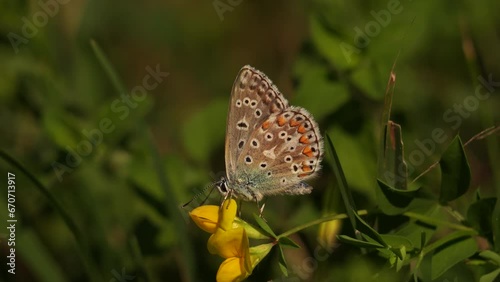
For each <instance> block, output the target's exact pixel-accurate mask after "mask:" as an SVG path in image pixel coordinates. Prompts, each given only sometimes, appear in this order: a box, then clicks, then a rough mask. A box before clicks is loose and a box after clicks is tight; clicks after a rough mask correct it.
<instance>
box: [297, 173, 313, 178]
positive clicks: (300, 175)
mask: <svg viewBox="0 0 500 282" xmlns="http://www.w3.org/2000/svg"><path fill="white" fill-rule="evenodd" d="M308 175H311V172H307V173H301V174H299V175H298V176H299V177H306V176H308Z"/></svg>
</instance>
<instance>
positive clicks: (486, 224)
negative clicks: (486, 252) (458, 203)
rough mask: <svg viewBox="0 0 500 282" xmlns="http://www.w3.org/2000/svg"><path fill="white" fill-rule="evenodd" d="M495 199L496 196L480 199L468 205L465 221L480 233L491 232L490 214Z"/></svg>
mask: <svg viewBox="0 0 500 282" xmlns="http://www.w3.org/2000/svg"><path fill="white" fill-rule="evenodd" d="M496 201H497V198H485V199H481V200H479V201H477V202H475V203H473V204H472V205H470V207H469V209H468V210H467V221H468V222H469V224H470V225H471V227H472V228H474V229H476V230H477V231H479V233H480V234H481V235H486V236H488V235H491V233H492V228H493V227H492V223H493V220H492V215H493V210H494V209H495V204H496Z"/></svg>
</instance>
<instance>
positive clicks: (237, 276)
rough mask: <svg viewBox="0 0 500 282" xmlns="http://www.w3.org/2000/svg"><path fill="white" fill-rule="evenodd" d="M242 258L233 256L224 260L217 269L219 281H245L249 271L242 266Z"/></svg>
mask: <svg viewBox="0 0 500 282" xmlns="http://www.w3.org/2000/svg"><path fill="white" fill-rule="evenodd" d="M240 260H241V259H240V258H237V257H232V258H228V259H226V260H225V261H223V262H222V264H221V265H220V267H219V270H218V271H217V282H233V281H243V280H244V279H245V278H246V277H248V275H250V273H249V272H247V271H246V270H245V268H243V267H241V262H240Z"/></svg>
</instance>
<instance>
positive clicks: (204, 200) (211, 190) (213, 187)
mask: <svg viewBox="0 0 500 282" xmlns="http://www.w3.org/2000/svg"><path fill="white" fill-rule="evenodd" d="M210 186H212V189H210V192H209V193H208V194H207V196H206V197H205V199H203V201H201V204H200V206H201V205H203V204H204V203H205V202H206V201H207V200H208V197H210V195H212V192H213V191H214V189H215V186H216V185H215V183H212V184H211V185H210Z"/></svg>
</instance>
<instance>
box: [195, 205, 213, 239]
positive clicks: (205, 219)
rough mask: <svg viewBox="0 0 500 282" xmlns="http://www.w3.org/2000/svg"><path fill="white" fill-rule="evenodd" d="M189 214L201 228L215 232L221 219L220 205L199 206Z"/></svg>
mask: <svg viewBox="0 0 500 282" xmlns="http://www.w3.org/2000/svg"><path fill="white" fill-rule="evenodd" d="M189 216H190V217H191V219H192V220H193V221H194V223H196V225H198V227H199V228H201V229H203V230H204V231H206V232H208V233H215V230H216V228H217V222H218V221H219V206H214V205H205V206H199V207H197V208H195V209H194V210H192V211H191V212H189Z"/></svg>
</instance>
